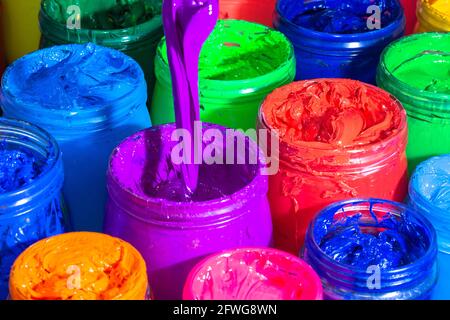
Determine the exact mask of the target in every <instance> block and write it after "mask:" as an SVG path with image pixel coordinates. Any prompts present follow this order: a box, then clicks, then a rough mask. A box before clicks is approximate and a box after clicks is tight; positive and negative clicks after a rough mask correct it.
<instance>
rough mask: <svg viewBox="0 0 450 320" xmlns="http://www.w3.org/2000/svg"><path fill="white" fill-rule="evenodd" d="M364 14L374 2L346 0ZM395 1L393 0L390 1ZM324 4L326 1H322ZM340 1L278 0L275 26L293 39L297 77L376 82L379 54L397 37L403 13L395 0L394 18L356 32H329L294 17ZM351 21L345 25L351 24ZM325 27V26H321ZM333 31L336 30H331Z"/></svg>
mask: <svg viewBox="0 0 450 320" xmlns="http://www.w3.org/2000/svg"><path fill="white" fill-rule="evenodd" d="M346 2H350V3H351V4H352V6H354V9H353V10H356V8H360V10H363V11H364V15H365V14H366V10H367V7H368V6H370V5H373V4H375V3H374V2H373V1H365V2H362V3H361V1H360V0H354V1H346ZM393 2H394V3H395V2H396V0H394V1H393ZM325 3H326V4H325ZM338 5H341V4H340V1H326V2H325V1H323V0H313V1H308V2H307V3H303V1H301V2H299V1H291V0H279V1H278V3H277V7H276V14H275V18H274V26H275V28H276V29H277V30H279V31H281V32H282V33H283V34H285V35H286V37H287V38H288V39H289V40H290V41H291V42H292V44H293V45H294V49H295V57H296V59H297V74H296V80H308V79H316V78H349V79H355V80H361V81H364V82H367V83H371V84H374V83H375V75H376V69H377V65H378V62H379V59H380V54H381V52H382V51H383V49H384V48H385V47H386V46H387V45H388V44H389V43H390V42H392V41H394V40H396V39H398V38H400V37H401V36H402V35H403V32H404V29H405V16H404V14H403V10H401V7H400V5H399V4H398V3H397V4H396V5H394V9H393V10H392V12H393V14H394V17H395V18H392V21H391V22H390V23H389V24H387V25H383V24H382V25H381V27H382V28H381V29H378V30H370V31H367V30H366V31H357V32H355V33H328V32H324V31H316V30H314V29H311V28H309V27H306V25H305V26H302V25H299V24H298V23H296V22H295V19H297V17H299V14H300V13H302V12H312V11H309V10H312V9H313V8H315V7H317V6H325V7H326V6H331V7H337V6H338ZM351 24H352V22H351V20H350V21H349V22H346V23H345V24H344V25H346V26H348V25H351ZM324 30H326V29H324ZM333 32H335V31H333Z"/></svg>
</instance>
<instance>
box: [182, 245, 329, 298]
mask: <svg viewBox="0 0 450 320" xmlns="http://www.w3.org/2000/svg"><path fill="white" fill-rule="evenodd" d="M183 300H322V284H321V282H320V278H319V277H318V276H317V274H316V272H315V271H314V270H313V269H312V268H311V267H310V266H309V265H308V264H307V263H306V262H304V261H303V260H301V259H299V258H297V257H296V256H293V255H291V254H289V253H286V252H283V251H279V250H275V249H269V248H242V249H233V250H229V251H225V252H222V253H219V254H215V255H212V256H210V257H208V258H206V259H204V260H203V261H201V262H200V263H198V264H197V265H196V266H195V267H194V268H193V269H192V271H191V273H190V274H189V276H188V278H187V280H186V284H185V286H184V291H183Z"/></svg>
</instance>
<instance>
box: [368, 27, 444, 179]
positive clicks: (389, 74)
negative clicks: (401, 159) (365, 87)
mask: <svg viewBox="0 0 450 320" xmlns="http://www.w3.org/2000/svg"><path fill="white" fill-rule="evenodd" d="M377 83H378V86H379V87H381V88H383V89H385V90H387V91H389V92H390V93H391V94H392V95H394V96H395V97H397V99H399V100H400V101H401V102H402V104H403V106H404V107H405V109H406V111H407V113H408V127H409V143H408V148H407V155H408V160H409V170H410V172H412V170H414V168H415V167H416V166H417V165H418V164H419V163H420V162H422V161H424V160H426V159H428V158H430V157H433V156H437V155H442V154H448V153H450V33H422V34H415V35H412V36H409V37H405V38H403V39H400V40H398V41H396V42H394V43H392V44H391V45H390V46H388V47H387V48H386V49H385V51H384V53H383V55H382V58H381V62H380V65H379V67H378V74H377Z"/></svg>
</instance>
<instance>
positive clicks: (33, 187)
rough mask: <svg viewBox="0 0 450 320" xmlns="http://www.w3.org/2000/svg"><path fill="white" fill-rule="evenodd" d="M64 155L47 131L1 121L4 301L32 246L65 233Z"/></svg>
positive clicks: (0, 288) (0, 283) (0, 292)
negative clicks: (22, 256)
mask: <svg viewBox="0 0 450 320" xmlns="http://www.w3.org/2000/svg"><path fill="white" fill-rule="evenodd" d="M63 180H64V172H63V163H62V159H61V151H60V149H59V147H58V144H57V142H56V141H55V140H54V139H53V137H51V136H50V135H49V134H48V133H47V132H45V131H44V130H42V129H39V128H38V127H35V126H33V125H31V124H29V123H26V122H22V121H15V120H8V119H5V118H0V299H6V297H7V295H8V279H9V272H10V269H11V266H12V264H13V263H14V260H15V259H16V258H17V256H19V254H20V253H21V252H22V251H23V250H25V249H26V248H27V247H28V246H29V245H31V244H33V243H34V242H36V241H38V240H41V239H43V238H47V237H50V236H53V235H56V234H59V233H62V232H64V231H65V230H66V223H67V221H66V218H67V216H66V212H65V207H64V201H63V198H62V193H61V189H62V185H63Z"/></svg>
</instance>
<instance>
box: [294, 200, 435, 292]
mask: <svg viewBox="0 0 450 320" xmlns="http://www.w3.org/2000/svg"><path fill="white" fill-rule="evenodd" d="M436 256H437V242H436V232H435V231H434V229H433V226H432V225H431V224H430V222H428V220H427V219H426V218H424V217H423V216H422V215H420V214H419V213H418V212H417V211H414V210H412V209H410V208H407V207H406V206H404V205H403V204H400V203H396V202H391V201H386V200H378V199H370V200H369V199H367V200H365V199H354V200H347V201H342V202H338V203H335V204H333V205H330V206H329V207H327V208H325V209H324V210H322V211H321V212H320V213H319V214H318V215H317V217H316V218H314V220H313V221H312V223H311V225H310V227H309V229H308V233H307V236H306V241H305V248H304V252H303V257H304V259H305V261H306V262H308V263H309V264H310V265H311V266H312V267H313V269H314V270H315V271H316V272H317V273H318V275H319V277H320V278H321V280H322V284H323V289H324V298H326V299H330V300H342V299H345V300H427V299H429V298H430V296H431V293H432V291H433V288H434V286H435V284H436V280H437V262H436V260H437V259H436Z"/></svg>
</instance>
